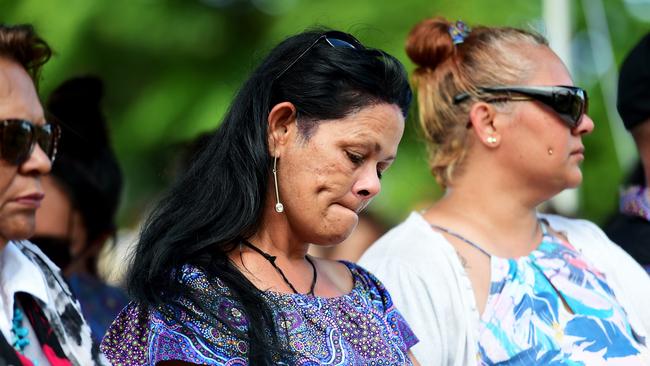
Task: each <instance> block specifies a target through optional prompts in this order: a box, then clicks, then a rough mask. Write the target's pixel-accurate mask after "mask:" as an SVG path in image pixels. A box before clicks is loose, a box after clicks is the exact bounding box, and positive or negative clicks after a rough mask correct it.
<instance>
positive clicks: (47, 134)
mask: <svg viewBox="0 0 650 366" xmlns="http://www.w3.org/2000/svg"><path fill="white" fill-rule="evenodd" d="M35 129H36V142H38V146H40V147H41V150H43V151H44V152H45V154H47V156H48V157H49V158H50V160H52V158H53V157H54V146H55V141H54V139H55V137H56V136H55V127H54V126H53V125H51V124H49V123H48V124H46V125H44V126H37V127H35Z"/></svg>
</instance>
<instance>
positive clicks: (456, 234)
mask: <svg viewBox="0 0 650 366" xmlns="http://www.w3.org/2000/svg"><path fill="white" fill-rule="evenodd" d="M429 225H431V227H432V228H434V229H436V230H440V231H442V232H445V233H447V234H449V235H451V236H454V237H456V238H458V239H460V240H461V241H463V242H465V243H467V244H469V245H471V246H472V247H474V248H476V249H478V250H479V251H480V252H481V253H483V254H485V255H487V256H488V257H489V258H491V257H492V255H490V253H488V252H486V251H485V249H483V248H481V247H480V246H479V245H478V244H476V243H474V242H473V241H471V240H469V239H466V238H465V237H464V236H462V235H460V234H458V233H456V232H454V231H451V230H449V229H447V228H445V227H442V226H438V225H435V224H429Z"/></svg>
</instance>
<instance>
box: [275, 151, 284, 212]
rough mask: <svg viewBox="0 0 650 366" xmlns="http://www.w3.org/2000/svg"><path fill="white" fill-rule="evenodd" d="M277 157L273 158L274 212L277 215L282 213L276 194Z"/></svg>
mask: <svg viewBox="0 0 650 366" xmlns="http://www.w3.org/2000/svg"><path fill="white" fill-rule="evenodd" d="M277 166H278V157H277V156H274V157H273V183H274V184H273V185H274V186H275V211H276V212H277V213H282V212H284V205H283V204H282V203H281V202H280V193H278V170H277Z"/></svg>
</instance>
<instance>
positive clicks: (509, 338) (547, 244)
mask: <svg viewBox="0 0 650 366" xmlns="http://www.w3.org/2000/svg"><path fill="white" fill-rule="evenodd" d="M542 228H543V231H544V235H543V240H542V243H541V244H540V245H539V246H538V248H537V249H535V250H533V251H532V252H531V253H530V254H529V255H528V256H524V257H519V258H514V259H512V258H511V259H507V258H499V257H496V256H491V284H490V292H489V295H488V299H487V302H486V305H485V310H484V312H483V314H482V316H481V319H480V326H479V354H478V355H477V357H478V359H479V364H481V365H495V364H499V365H572V366H574V365H575V366H578V365H589V366H591V365H650V356H649V351H648V348H647V347H646V345H645V339H641V337H639V336H638V335H637V334H636V333H635V332H634V329H633V328H632V327H631V326H630V323H629V321H628V319H627V315H626V314H625V311H624V309H623V308H622V307H621V306H620V305H619V303H618V301H617V300H616V295H615V294H614V292H613V291H612V289H611V288H610V287H609V286H608V284H607V279H606V278H605V277H604V275H603V274H602V273H600V272H599V271H598V270H597V269H596V268H594V267H593V266H592V265H591V264H590V263H589V262H587V261H586V260H585V258H584V257H583V256H582V254H581V253H580V252H579V251H577V250H576V249H575V248H574V247H573V246H572V245H571V244H570V243H569V242H567V241H566V240H565V239H564V238H562V237H558V236H557V235H553V234H551V233H550V232H549V231H548V230H547V229H546V226H545V224H543V225H542Z"/></svg>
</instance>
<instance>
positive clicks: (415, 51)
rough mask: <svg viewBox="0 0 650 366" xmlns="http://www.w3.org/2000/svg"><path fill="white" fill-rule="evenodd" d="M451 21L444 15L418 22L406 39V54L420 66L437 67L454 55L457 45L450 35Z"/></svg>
mask: <svg viewBox="0 0 650 366" xmlns="http://www.w3.org/2000/svg"><path fill="white" fill-rule="evenodd" d="M449 25H450V24H449V21H448V20H446V19H445V18H442V17H435V18H432V19H425V20H423V21H421V22H420V23H418V24H416V25H415V27H413V29H411V32H410V33H409V35H408V38H407V40H406V54H407V55H408V56H409V58H410V59H411V60H412V61H413V62H414V63H415V64H416V65H417V66H418V67H420V68H428V69H435V68H436V67H437V66H438V65H440V64H442V63H443V62H445V61H446V60H447V59H449V58H450V57H452V56H453V54H454V52H455V47H454V44H453V42H452V39H451V36H450V35H449Z"/></svg>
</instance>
